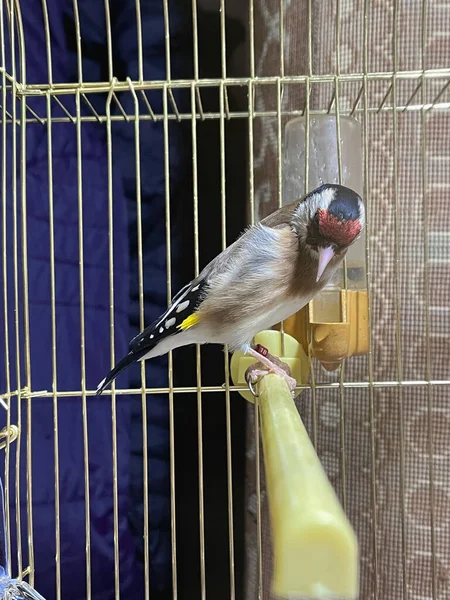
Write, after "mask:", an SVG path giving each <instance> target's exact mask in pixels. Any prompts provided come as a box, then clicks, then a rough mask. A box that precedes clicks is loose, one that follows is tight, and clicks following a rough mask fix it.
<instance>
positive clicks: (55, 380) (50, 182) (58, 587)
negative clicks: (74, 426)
mask: <svg viewBox="0 0 450 600" xmlns="http://www.w3.org/2000/svg"><path fill="white" fill-rule="evenodd" d="M46 101H47V152H48V155H47V161H48V214H49V233H50V302H51V321H52V322H51V327H52V399H53V452H54V489H55V567H56V598H57V600H61V529H60V527H61V519H60V494H59V441H58V440H59V421H58V394H57V389H58V369H57V359H56V283H55V219H54V200H53V144H52V140H53V131H52V106H51V101H52V98H51V95H50V92H47V94H46Z"/></svg>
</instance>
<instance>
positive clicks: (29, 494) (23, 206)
mask: <svg viewBox="0 0 450 600" xmlns="http://www.w3.org/2000/svg"><path fill="white" fill-rule="evenodd" d="M15 9H16V25H17V33H18V36H17V41H18V43H19V57H20V76H21V80H22V83H23V85H25V84H26V79H27V76H26V60H25V38H24V33H23V25H22V15H21V12H20V4H19V3H16V4H15ZM19 102H20V126H21V129H20V210H21V235H22V238H21V242H22V243H21V246H22V247H21V262H22V288H23V289H22V295H23V297H22V306H23V328H24V336H23V337H24V340H23V341H24V348H23V351H24V355H25V359H24V366H25V381H26V386H27V390H28V391H31V352H30V313H29V300H28V298H29V296H28V247H27V244H28V234H27V197H26V193H27V181H26V175H27V173H26V140H27V137H26V136H27V127H26V124H27V120H26V112H27V104H26V96H24V95H22V96H21V97H20V100H19ZM26 415H27V435H26V483H27V485H26V488H27V491H26V502H27V538H28V567H27V569H26V570H27V572H28V573H29V580H30V583H31V585H33V583H34V540H33V483H32V452H31V441H32V412H31V397H30V396H28V397H27V399H26Z"/></svg>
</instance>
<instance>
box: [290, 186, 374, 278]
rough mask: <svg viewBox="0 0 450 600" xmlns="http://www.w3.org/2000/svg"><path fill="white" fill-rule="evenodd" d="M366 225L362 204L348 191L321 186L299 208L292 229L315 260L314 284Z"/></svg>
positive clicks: (341, 187)
mask: <svg viewBox="0 0 450 600" xmlns="http://www.w3.org/2000/svg"><path fill="white" fill-rule="evenodd" d="M364 223H365V211H364V204H363V201H362V200H361V198H360V197H359V195H358V194H357V193H356V192H354V191H353V190H351V189H350V188H347V187H344V186H342V185H337V184H329V183H327V184H324V185H321V186H320V187H318V188H316V189H315V190H313V191H312V192H310V193H309V194H307V196H305V198H304V200H303V201H302V202H301V203H300V204H299V206H298V208H297V210H296V215H295V217H294V220H293V227H294V229H295V230H296V231H297V234H298V235H299V238H300V241H301V242H302V243H303V244H305V245H306V246H307V247H308V249H309V250H310V252H311V254H313V255H315V256H316V257H317V258H318V268H317V280H316V281H319V279H320V278H321V277H322V275H323V273H324V271H325V269H326V267H327V265H328V264H329V263H330V261H331V260H332V259H333V257H335V256H336V257H343V256H344V254H345V253H346V251H347V249H348V248H349V246H351V245H352V244H353V242H354V241H355V240H356V239H357V238H358V236H359V234H360V233H361V231H362V229H363V227H364Z"/></svg>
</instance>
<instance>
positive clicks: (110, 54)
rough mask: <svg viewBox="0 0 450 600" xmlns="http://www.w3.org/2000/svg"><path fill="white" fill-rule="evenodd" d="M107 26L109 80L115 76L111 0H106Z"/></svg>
mask: <svg viewBox="0 0 450 600" xmlns="http://www.w3.org/2000/svg"><path fill="white" fill-rule="evenodd" d="M105 27H106V47H107V49H108V81H112V80H113V77H114V69H113V48H112V32H111V10H110V7H109V0H105Z"/></svg>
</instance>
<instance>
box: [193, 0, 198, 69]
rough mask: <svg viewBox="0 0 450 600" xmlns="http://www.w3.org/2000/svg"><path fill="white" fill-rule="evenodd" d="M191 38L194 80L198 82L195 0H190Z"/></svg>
mask: <svg viewBox="0 0 450 600" xmlns="http://www.w3.org/2000/svg"><path fill="white" fill-rule="evenodd" d="M192 37H193V42H194V43H193V48H192V51H193V61H194V79H195V81H198V77H199V72H198V16H197V0H192Z"/></svg>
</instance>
